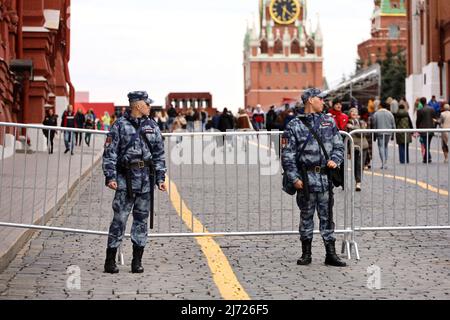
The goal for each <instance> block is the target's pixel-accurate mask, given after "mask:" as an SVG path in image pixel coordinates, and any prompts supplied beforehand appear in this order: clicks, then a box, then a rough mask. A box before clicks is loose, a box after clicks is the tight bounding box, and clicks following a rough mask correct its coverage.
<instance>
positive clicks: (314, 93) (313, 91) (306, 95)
mask: <svg viewBox="0 0 450 320" xmlns="http://www.w3.org/2000/svg"><path fill="white" fill-rule="evenodd" d="M326 96H327V95H326V94H325V93H323V92H322V91H320V89H317V88H309V89H306V90H305V92H303V95H302V101H303V103H304V104H306V102H307V101H308V99H310V98H314V97H319V98H325V97H326Z"/></svg>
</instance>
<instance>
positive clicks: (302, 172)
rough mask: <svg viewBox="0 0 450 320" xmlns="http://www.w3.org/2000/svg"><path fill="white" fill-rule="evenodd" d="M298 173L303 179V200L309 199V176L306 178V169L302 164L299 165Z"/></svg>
mask: <svg viewBox="0 0 450 320" xmlns="http://www.w3.org/2000/svg"><path fill="white" fill-rule="evenodd" d="M299 170H300V175H301V176H302V181H303V194H304V195H305V200H306V201H309V200H310V199H311V196H310V192H309V178H308V171H307V170H306V168H305V167H304V166H300V168H299Z"/></svg>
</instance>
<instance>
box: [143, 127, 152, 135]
mask: <svg viewBox="0 0 450 320" xmlns="http://www.w3.org/2000/svg"><path fill="white" fill-rule="evenodd" d="M143 131H144V133H145V134H147V133H155V129H153V128H146V129H144V130H143Z"/></svg>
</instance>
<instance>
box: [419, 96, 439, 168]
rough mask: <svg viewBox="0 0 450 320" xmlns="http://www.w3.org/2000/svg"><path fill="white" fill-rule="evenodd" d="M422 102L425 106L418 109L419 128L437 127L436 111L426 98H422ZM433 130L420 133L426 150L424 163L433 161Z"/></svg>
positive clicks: (421, 141)
mask: <svg viewBox="0 0 450 320" xmlns="http://www.w3.org/2000/svg"><path fill="white" fill-rule="evenodd" d="M420 103H422V105H423V106H424V107H423V109H421V110H418V111H417V121H416V127H417V129H434V128H436V123H437V120H438V119H437V116H436V111H435V110H434V109H433V108H432V107H430V106H429V105H428V104H427V99H426V98H421V99H420ZM433 136H434V133H433V132H428V133H427V132H425V133H421V134H420V143H421V144H422V148H423V150H424V153H423V163H431V152H430V145H431V140H432V139H433Z"/></svg>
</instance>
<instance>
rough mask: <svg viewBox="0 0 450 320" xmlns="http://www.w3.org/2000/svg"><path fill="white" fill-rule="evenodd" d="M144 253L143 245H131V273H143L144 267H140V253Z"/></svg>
mask: <svg viewBox="0 0 450 320" xmlns="http://www.w3.org/2000/svg"><path fill="white" fill-rule="evenodd" d="M143 253H144V247H138V246H136V245H133V260H132V261H131V272H132V273H143V272H144V268H143V267H142V254H143Z"/></svg>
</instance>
